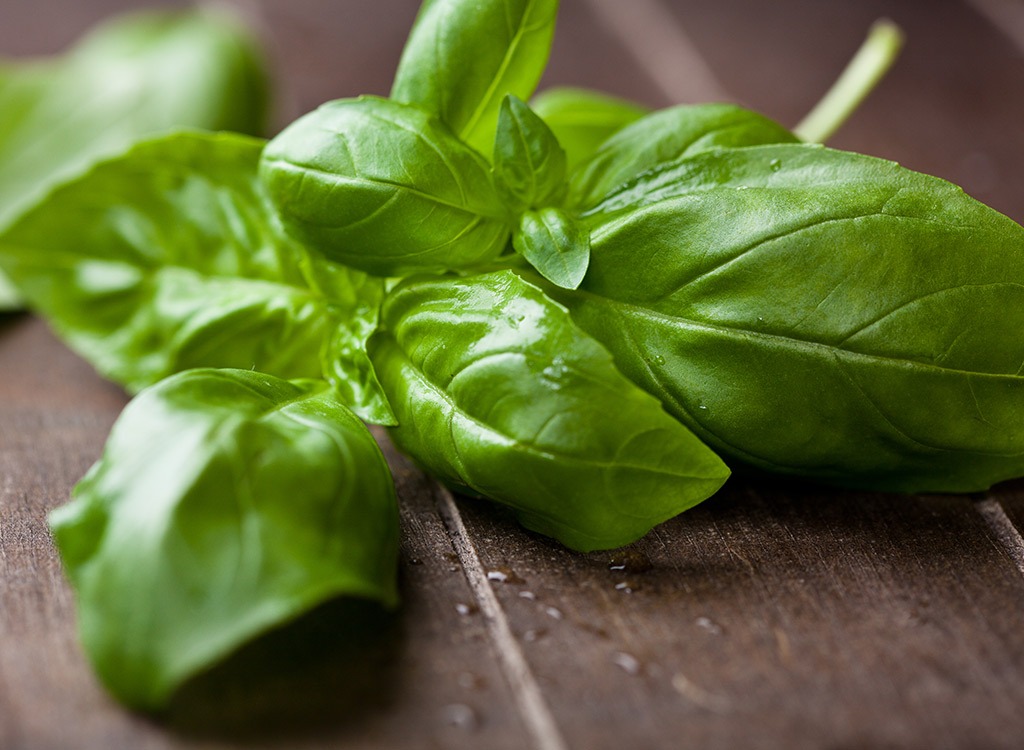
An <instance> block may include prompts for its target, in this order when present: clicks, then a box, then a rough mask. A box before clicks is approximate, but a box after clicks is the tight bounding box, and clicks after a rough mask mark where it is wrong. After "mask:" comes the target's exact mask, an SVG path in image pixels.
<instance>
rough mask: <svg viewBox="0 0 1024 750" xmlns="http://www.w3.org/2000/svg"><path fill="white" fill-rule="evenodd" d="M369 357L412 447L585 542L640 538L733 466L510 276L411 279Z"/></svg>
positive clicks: (529, 520) (400, 433)
mask: <svg viewBox="0 0 1024 750" xmlns="http://www.w3.org/2000/svg"><path fill="white" fill-rule="evenodd" d="M369 351H370V358H371V359H372V360H373V363H374V365H375V366H376V368H377V372H378V374H379V376H380V379H381V384H382V385H383V386H384V390H385V392H386V393H387V394H388V396H389V398H390V400H391V403H392V405H393V407H394V409H395V413H396V415H397V416H398V422H399V427H397V428H396V429H394V430H392V432H391V434H392V436H393V437H394V439H395V442H396V443H397V444H398V445H399V447H400V448H402V450H404V451H406V452H408V453H409V454H410V455H411V456H412V457H413V458H414V459H415V460H416V461H417V462H419V463H420V464H421V465H423V466H424V467H426V468H427V469H428V470H429V471H430V472H431V473H433V474H435V475H436V476H438V477H440V478H441V479H442V480H444V481H446V482H448V483H450V484H452V485H454V486H456V487H462V488H468V489H470V490H471V491H473V492H476V493H480V494H482V495H484V496H486V497H489V498H492V499H493V500H496V501H497V502H500V503H503V504H505V505H508V506H510V507H512V508H513V510H514V511H515V513H516V516H517V517H518V518H519V520H520V522H522V523H523V525H525V526H527V527H528V528H530V529H533V530H535V531H539V532H541V533H542V534H547V535H549V536H553V537H555V538H557V539H558V540H559V541H561V542H562V543H563V544H565V545H567V546H569V547H572V548H574V549H579V550H592V549H600V548H611V547H618V546H621V545H623V544H627V543H629V542H631V541H633V540H635V539H637V538H638V537H640V536H642V535H643V534H645V533H646V532H647V531H648V530H649V529H650V528H651V527H653V526H654V525H656V524H658V523H660V522H661V521H664V520H665V519H667V518H670V517H672V516H674V515H676V514H677V513H680V512H682V511H683V510H686V509H687V508H689V507H691V506H693V505H695V504H696V503H698V502H700V501H701V500H703V499H705V498H706V497H708V496H710V495H711V494H712V493H714V492H715V491H716V490H717V489H718V488H719V487H720V486H721V484H722V483H723V482H724V481H725V479H726V476H727V475H728V473H729V472H728V469H726V467H725V466H724V465H723V464H722V463H721V461H719V459H718V458H717V457H716V456H715V455H714V454H713V453H712V452H711V451H710V450H708V449H707V448H706V447H704V445H702V444H701V442H700V441H699V440H697V439H696V438H695V437H694V436H693V435H692V434H691V433H690V432H689V430H687V429H686V428H684V427H683V426H682V425H681V424H679V423H678V422H676V421H675V420H674V419H672V418H671V417H669V415H668V414H666V413H665V412H664V411H663V410H662V408H661V405H660V404H659V403H658V402H657V401H656V400H655V399H654V398H652V397H651V396H649V395H647V394H646V393H644V392H643V391H641V390H640V389H639V388H637V387H635V386H634V385H632V384H631V383H630V382H629V381H628V380H626V379H625V378H624V377H623V376H622V375H621V374H620V373H619V372H618V370H616V369H615V366H614V365H613V364H612V361H611V357H610V356H609V354H608V352H607V351H606V350H605V349H604V348H603V347H602V346H600V345H599V344H598V343H597V342H596V341H594V340H593V339H591V338H590V337H589V336H587V335H585V334H584V333H583V332H582V331H580V330H579V329H578V328H577V327H576V326H575V325H573V323H572V322H571V320H570V319H569V316H568V315H567V314H566V312H565V310H564V308H562V307H560V306H559V305H557V304H555V303H554V302H552V301H551V300H549V299H548V298H547V297H545V296H544V294H543V293H542V292H541V291H540V290H539V289H537V288H536V287H534V286H532V285H530V284H528V283H526V282H525V281H523V280H522V279H521V278H519V277H518V276H516V275H515V274H514V273H512V272H511V271H500V272H497V273H491V274H486V275H482V276H476V277H470V278H464V279H433V278H420V279H410V280H407V281H405V282H403V283H402V284H400V285H399V286H398V287H396V288H395V289H394V290H393V291H392V292H391V293H390V295H389V296H388V298H387V299H386V300H385V302H384V307H383V311H382V329H381V331H379V332H378V333H377V334H376V335H374V337H373V338H371V339H370V342H369Z"/></svg>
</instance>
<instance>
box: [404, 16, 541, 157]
mask: <svg viewBox="0 0 1024 750" xmlns="http://www.w3.org/2000/svg"><path fill="white" fill-rule="evenodd" d="M557 13H558V0H426V2H424V3H423V7H422V8H421V10H420V13H419V16H418V17H417V19H416V24H415V25H414V26H413V29H412V33H411V34H410V35H409V41H408V42H407V43H406V45H405V50H404V52H403V53H402V59H401V62H400V63H399V65H398V72H397V73H396V75H395V83H394V87H393V88H392V90H391V98H393V99H395V100H396V101H400V102H404V103H407V104H416V105H419V106H421V107H423V108H424V109H427V110H429V111H431V112H433V113H435V114H436V115H438V116H439V117H440V118H441V119H442V120H443V121H444V122H446V123H447V124H448V125H449V127H451V129H452V130H453V131H455V133H456V134H457V135H458V136H459V138H461V139H462V140H463V141H465V142H466V143H468V144H469V145H470V146H472V147H474V148H475V149H477V151H479V152H481V153H490V149H491V145H492V144H493V142H494V130H495V126H496V124H497V121H498V110H499V108H500V106H501V101H502V99H504V98H505V95H506V94H515V95H516V96H518V97H520V98H521V99H528V98H529V97H530V95H531V94H532V93H533V90H534V89H535V88H536V87H537V82H538V81H539V80H540V77H541V74H542V73H543V72H544V68H545V66H546V65H547V61H548V54H549V53H550V51H551V40H552V37H553V36H554V31H555V16H556V15H557Z"/></svg>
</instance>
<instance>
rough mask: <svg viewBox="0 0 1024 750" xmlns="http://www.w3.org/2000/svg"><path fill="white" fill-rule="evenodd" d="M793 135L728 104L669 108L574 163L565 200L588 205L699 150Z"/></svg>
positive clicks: (756, 143)
mask: <svg viewBox="0 0 1024 750" xmlns="http://www.w3.org/2000/svg"><path fill="white" fill-rule="evenodd" d="M797 140H798V139H797V138H796V136H794V135H793V134H792V133H790V132H789V131H788V130H786V129H785V128H783V127H782V126H781V125H779V124H777V123H775V122H773V121H772V120H769V119H768V118H767V117H764V116H763V115H759V114H757V113H756V112H751V111H750V110H747V109H742V108H740V107H737V106H734V105H732V104H697V105H686V106H679V107H670V108H669V109H663V110H660V111H658V112H654V113H653V114H650V115H647V116H646V117H644V118H642V119H639V120H637V121H635V122H633V123H632V124H630V125H627V126H626V127H624V128H622V129H621V130H619V131H618V132H616V133H614V134H613V135H612V136H611V137H609V138H608V140H607V141H605V142H604V143H603V144H601V146H600V148H598V149H597V151H596V152H595V153H594V154H593V156H591V157H590V158H589V159H588V160H587V161H585V162H584V163H583V164H581V165H579V167H578V168H577V169H576V171H575V172H574V174H573V177H572V181H571V187H570V203H572V204H573V205H576V206H582V207H590V206H593V205H594V204H595V203H597V202H599V201H600V200H601V199H602V198H604V196H605V195H606V194H607V193H609V192H611V191H612V189H613V188H617V187H618V186H619V185H621V184H622V183H624V182H628V181H629V180H632V179H633V178H635V177H637V176H638V175H641V174H642V173H644V172H646V171H648V170H651V169H655V168H657V167H660V166H663V165H666V164H669V163H671V162H675V161H677V160H679V159H685V158H686V157H688V156H693V155H694V154H697V153H700V152H701V151H709V150H712V149H717V148H734V147H737V146H760V145H763V144H770V143H796V142H797Z"/></svg>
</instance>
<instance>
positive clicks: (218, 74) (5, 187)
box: [0, 10, 267, 224]
mask: <svg viewBox="0 0 1024 750" xmlns="http://www.w3.org/2000/svg"><path fill="white" fill-rule="evenodd" d="M266 101H267V84H266V76H265V73H264V66H263V62H262V60H261V59H260V56H259V54H258V52H257V50H256V48H255V46H254V44H253V42H252V41H251V40H250V38H249V36H248V34H246V33H245V32H244V31H243V30H242V29H241V28H240V27H239V26H238V24H237V23H236V22H235V21H234V20H233V19H232V18H230V17H228V16H226V15H224V14H222V13H217V12H213V11H209V10H203V11H193V12H185V13H168V12H160V13H144V14H136V15H131V16H127V17H124V18H122V19H119V20H116V21H113V22H111V23H108V24H106V25H105V26H101V27H100V28H98V29H97V30H96V31H95V32H93V33H92V34H90V35H89V36H87V37H86V38H85V39H83V40H82V41H81V42H80V43H79V44H78V45H77V46H76V47H75V48H73V49H72V50H71V51H70V52H69V53H67V54H66V55H64V56H63V57H60V58H55V59H52V60H46V61H36V60H33V61H29V62H20V63H19V62H13V61H12V62H7V63H5V64H3V65H2V66H0V224H4V223H6V222H8V221H10V220H11V219H12V218H13V217H14V216H15V215H17V214H18V213H20V212H21V211H23V210H24V209H25V208H27V207H28V206H30V205H32V204H33V203H35V202H36V201H37V200H39V198H40V197H41V196H42V195H44V194H45V193H46V192H47V191H48V190H49V189H50V188H52V187H53V186H54V185H55V184H57V183H58V182H60V181H62V180H63V179H65V178H67V177H69V176H70V175H72V174H74V173H76V172H78V171H80V170H81V169H82V168H84V167H85V166H86V165H88V164H89V163H91V162H93V161H95V160H96V159H97V158H99V157H101V156H104V155H109V154H113V153H116V152H118V151H120V150H121V149H123V148H125V147H127V146H128V144H129V143H131V142H132V141H134V140H135V139H136V138H138V137H140V136H143V135H147V134H151V133H155V132H157V131H160V130H166V129H169V128H172V127H185V126H188V127H198V128H209V129H213V130H218V129H225V130H237V131H241V132H245V133H257V132H259V131H262V130H263V127H264V122H265V118H266Z"/></svg>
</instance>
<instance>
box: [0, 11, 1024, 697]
mask: <svg viewBox="0 0 1024 750" xmlns="http://www.w3.org/2000/svg"><path fill="white" fill-rule="evenodd" d="M556 10H557V3H556V2H553V0H427V2H426V3H425V4H424V6H423V9H422V11H421V12H420V15H419V18H418V19H417V21H416V25H415V27H414V29H413V32H412V35H411V37H410V40H409V43H408V45H407V47H406V50H405V53H404V54H403V56H402V60H401V64H400V66H399V70H398V74H397V77H396V80H395V84H394V88H393V90H392V97H391V98H390V99H382V98H376V97H362V98H358V99H347V100H341V101H336V102H330V103H328V104H326V105H324V106H322V107H321V108H319V109H318V110H316V111H315V112H312V113H310V114H308V115H306V116H305V117H303V118H301V119H299V120H298V121H297V122H295V123H293V124H292V125H291V126H290V127H288V128H286V129H285V130H284V132H282V133H281V134H280V135H279V136H277V137H276V138H274V139H273V140H272V141H270V142H269V143H266V144H264V142H262V141H258V140H254V139H251V138H246V137H242V136H235V135H209V134H202V133H195V132H192V133H177V134H170V135H164V136H162V137H159V138H155V139H150V140H147V141H143V142H139V143H136V144H134V145H131V146H129V147H125V148H122V149H120V150H119V151H117V152H116V153H110V154H107V156H106V157H105V158H104V159H102V160H100V161H99V162H97V163H94V164H93V165H92V166H91V167H90V168H88V169H82V170H80V171H79V172H78V173H77V176H74V177H72V178H71V179H68V180H66V181H65V182H64V183H63V184H61V185H59V186H57V187H55V188H54V189H53V190H52V192H51V193H50V194H49V195H48V197H46V198H43V199H36V200H35V202H34V203H33V204H32V205H31V206H30V207H27V208H25V210H24V211H23V212H21V213H20V214H19V216H18V218H16V219H12V220H11V222H10V223H9V224H8V225H7V226H6V227H4V228H0V268H3V269H4V270H6V271H7V272H8V273H9V274H10V275H11V277H12V278H13V279H14V281H15V282H16V283H17V284H18V286H19V288H20V291H21V293H22V294H24V295H25V296H26V297H27V299H28V300H29V301H30V302H31V303H32V304H33V305H34V306H35V307H36V309H37V310H39V311H40V312H42V313H43V314H44V315H46V316H47V317H49V318H50V320H51V321H52V323H53V325H54V327H55V329H56V330H57V331H58V333H60V334H61V335H62V336H64V338H65V339H66V340H67V341H68V342H69V343H70V344H71V345H72V346H73V347H75V348H76V350H78V351H79V352H81V353H82V354H83V355H84V356H86V357H87V358H89V359H90V361H92V362H93V363H94V364H95V365H96V366H97V368H99V369H100V371H101V372H103V373H104V374H106V375H108V376H109V377H112V378H114V379H116V380H117V381H118V382H120V383H122V384H124V385H125V386H126V387H127V388H129V389H130V390H133V391H134V390H139V389H143V388H146V389H145V390H143V391H142V393H141V394H140V395H139V396H138V397H137V399H136V400H135V401H133V402H132V404H131V405H130V406H129V407H128V409H127V410H126V412H125V415H124V416H123V418H122V419H121V420H120V421H119V422H118V425H117V426H116V428H115V430H114V432H113V434H112V437H111V440H110V443H109V445H108V447H107V450H106V451H105V452H104V456H103V458H102V459H101V461H100V462H99V463H98V464H97V466H96V467H95V468H94V469H93V470H92V471H91V472H90V474H89V475H88V476H87V477H86V479H85V480H83V482H82V483H81V484H80V485H79V488H78V489H77V490H76V494H75V500H74V502H73V503H72V504H71V505H70V506H67V507H66V508H65V509H61V510H58V511H57V512H56V513H55V514H54V515H53V518H52V523H53V526H54V530H55V535H56V538H57V542H58V545H59V547H60V549H61V553H62V556H63V558H64V560H65V564H66V567H67V570H68V574H69V577H70V578H71V580H72V582H73V584H74V585H75V587H76V591H77V597H78V603H79V611H80V613H81V618H80V619H81V630H82V635H83V642H84V644H85V646H86V648H87V650H88V651H89V653H90V656H91V658H92V660H93V662H94V664H95V665H96V668H97V671H98V672H99V673H100V674H101V676H102V677H103V679H104V681H105V683H106V684H107V685H108V687H110V689H111V690H112V691H113V692H114V693H115V694H116V695H117V696H118V697H119V698H120V699H121V700H123V701H125V702H126V703H128V704H130V705H135V706H141V707H145V708H157V707H159V706H161V705H163V704H164V703H165V702H166V701H167V699H168V697H169V696H170V694H171V693H172V692H173V691H174V690H175V689H176V688H177V686H178V685H180V684H181V682H182V681H183V680H185V679H188V678H189V677H190V676H191V675H193V674H195V673H197V672H198V671H200V670H201V669H204V668H206V667H208V666H209V665H210V664H212V663H213V662H215V661H217V660H219V659H221V658H223V657H224V656H225V655H226V654H228V653H229V652H231V651H232V650H234V649H235V648H237V647H238V646H240V645H241V644H242V643H243V642H245V641H246V640H247V639H249V638H251V637H253V636H255V635H257V634H258V633H259V632H260V631H262V630H264V629H266V628H267V627H270V626H272V625H274V624H277V623H280V622H282V621H284V620H287V619H289V618H292V617H294V616H297V615H299V614H301V613H302V612H304V611H306V610H308V609H309V608H310V607H311V606H313V605H315V604H316V603H318V602H319V601H322V600H323V599H324V598H326V597H330V596H335V595H352V596H363V597H369V598H371V599H374V600H377V601H380V602H382V603H384V604H387V605H389V604H391V603H393V601H394V559H395V544H396V542H395V539H396V533H397V532H396V526H395V512H394V497H393V488H392V485H391V482H390V479H389V478H388V476H387V472H386V469H385V468H384V464H383V462H382V459H381V457H380V454H379V452H378V451H377V449H376V447H375V446H374V444H373V442H372V439H371V438H370V436H369V434H368V433H367V432H366V431H365V430H364V429H363V428H362V426H361V425H360V424H359V423H358V421H357V420H356V418H355V416H353V413H354V414H357V415H358V416H359V417H362V418H363V419H365V420H367V421H370V422H376V423H378V424H387V425H390V426H391V427H392V435H393V436H394V438H395V441H396V443H397V444H398V445H399V446H400V447H401V448H402V449H403V450H405V451H406V452H408V453H409V454H410V455H411V456H412V457H413V458H414V459H415V460H416V461H417V462H418V463H419V464H420V465H422V466H423V467H425V468H426V469H428V470H429V471H431V472H432V473H434V474H435V475H436V476H437V477H438V478H439V479H441V480H442V481H444V482H446V483H448V484H449V485H451V486H452V487H454V488H456V489H459V490H462V491H464V492H467V493H469V494H473V495H478V496H481V497H484V498H488V499H490V500H493V501H496V502H499V503H501V504H503V505H505V506H508V507H509V508H511V509H512V511H513V513H514V514H515V515H516V516H517V517H518V518H519V520H520V521H521V522H522V523H523V524H524V525H525V526H527V527H528V528H530V529H533V530H534V531H538V532H540V533H543V534H547V535H550V536H553V537H555V538H557V539H558V540H560V541H561V542H562V543H564V544H566V545H568V546H570V547H573V548H575V549H581V550H591V549H601V548H609V547H615V546H619V545H622V544H626V543H628V542H630V541H632V540H634V539H636V538H638V537H639V536H641V535H642V534H644V533H646V532H647V530H648V529H650V528H651V527H652V526H654V525H655V524H657V523H659V522H661V521H663V520H664V519H666V518H669V517H671V516H672V515H674V514H676V513H679V512H680V511H682V510H685V509H686V508H688V507H691V506H692V505H694V504H696V503H698V502H700V501H701V500H703V499H705V498H706V497H708V496H710V495H712V494H713V493H714V492H715V491H717V489H718V488H719V487H720V486H721V484H722V483H723V482H724V481H725V480H726V477H727V476H728V473H729V469H728V468H727V465H726V464H729V465H730V466H735V465H741V464H746V465H753V466H755V467H757V468H760V469H764V470H769V471H775V472H782V473H786V474H791V475H797V476H807V477H813V478H816V479H819V480H827V481H831V482H835V483H837V484H842V485H855V486H861V487H874V488H882V489H889V490H905V491H916V490H928V491H974V490H979V489H983V488H985V487H988V486H989V485H990V484H992V483H993V482H997V481H1000V480H1002V479H1006V478H1009V477H1015V476H1020V475H1022V474H1024V428H1022V427H1021V424H1022V420H1021V419H1020V418H1019V415H1020V414H1021V413H1022V412H1024V376H1022V375H1021V371H1022V367H1021V364H1020V363H1021V362H1022V361H1024V337H1022V336H1024V335H1022V334H1021V331H1024V293H1022V291H1021V290H1022V288H1024V287H1022V286H1021V284H1020V279H1021V278H1022V276H1024V228H1022V227H1020V226H1019V225H1018V224H1016V223H1015V222H1013V221H1011V220H1010V219H1008V218H1007V217H1005V216H1002V215H1000V214H998V213H996V212H995V211H993V210H991V209H989V208H987V207H985V206H983V205H982V204H980V203H978V202H977V201H974V200H972V199H970V198H968V197H967V196H965V195H964V194H963V193H962V191H960V190H959V189H958V188H956V187H954V186H952V185H950V184H949V183H946V182H943V181H942V180H938V179H936V178H932V177H927V176H925V175H921V174H917V173H914V172H911V171H909V170H906V169H903V168H901V167H899V166H898V165H896V164H893V163H891V162H886V161H882V160H879V159H873V158H870V157H865V156H860V155H857V154H850V153H845V152H840V151H834V150H830V149H827V148H824V147H821V146H817V145H812V144H806V143H801V142H800V141H799V139H798V138H797V137H796V136H795V135H793V134H792V133H790V132H789V131H787V130H786V129H785V128H783V127H782V126H781V125H778V124H777V123H775V122H773V121H771V120H769V119H767V118H765V117H763V116H761V115H758V114H756V113H753V112H750V111H748V110H744V109H742V108H739V107H735V106H732V105H723V104H707V105H691V106H680V107H672V108H669V109H666V110H663V111H660V112H654V113H647V112H645V110H643V109H642V108H641V107H638V106H635V105H632V104H630V103H628V102H623V101H621V100H616V99H613V98H610V97H605V96H603V95H601V94H598V93H595V92H586V91H579V90H559V91H556V92H553V93H548V94H542V95H540V96H539V97H537V98H535V99H533V100H532V101H533V107H532V108H531V106H530V105H528V104H527V103H526V102H527V101H530V100H531V99H530V97H531V96H532V95H533V93H534V88H535V86H536V84H537V81H538V80H539V79H540V76H541V73H542V72H543V68H544V65H545V62H546V60H547V56H548V51H549V47H550V43H551V39H552V35H553V31H554V22H555V15H556ZM891 32H892V30H891V29H889V30H888V31H887V32H886V33H885V34H884V35H883V37H884V38H883V37H878V38H876V40H875V41H874V42H872V43H871V44H872V45H876V46H874V47H872V49H874V50H875V51H876V52H877V51H879V48H878V47H877V44H879V43H880V44H882V45H883V46H884V45H885V44H889V43H888V42H885V39H889V40H894V39H896V37H897V35H895V34H893V33H891ZM878 39H882V41H881V42H878ZM880 51H881V52H884V53H885V54H881V55H877V54H876V55H872V56H871V57H872V58H875V59H879V60H882V61H884V62H885V64H888V61H890V60H891V58H892V54H891V53H892V49H889V48H886V49H881V50H880ZM861 68H863V64H860V65H859V66H858V70H860V69H861ZM877 72H878V71H877V70H875V71H870V70H869V71H868V73H869V74H871V75H869V76H868V77H869V78H871V77H873V76H874V74H875V73H877ZM24 85H26V86H28V87H29V88H31V86H32V85H35V84H33V83H31V82H30V81H28V79H26V82H25V84H24ZM864 88H865V87H864V86H862V85H860V83H858V81H857V80H855V79H851V78H849V77H844V83H843V86H842V88H841V91H840V93H839V94H836V95H834V96H831V97H830V103H829V106H828V107H827V108H826V110H825V112H824V114H823V115H821V116H820V117H816V118H815V124H814V127H809V128H808V130H809V131H814V132H829V131H831V130H833V129H834V128H835V126H836V125H837V124H838V121H839V120H840V119H841V116H842V115H841V114H837V113H845V112H848V109H849V108H848V107H846V106H844V101H843V100H842V95H841V94H842V91H849V92H853V94H851V96H852V95H856V97H857V98H858V99H859V98H860V97H862V96H863V94H864V93H865V92H864ZM26 90H28V89H26ZM0 95H2V90H0ZM190 368H199V369H190ZM209 368H237V369H209ZM163 378H168V379H163ZM162 379H163V380H162ZM719 456H722V457H723V458H724V462H723V460H722V458H719ZM101 532H102V533H101ZM129 572H130V573H131V575H129V574H128V573H129ZM168 608H171V609H168Z"/></svg>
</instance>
